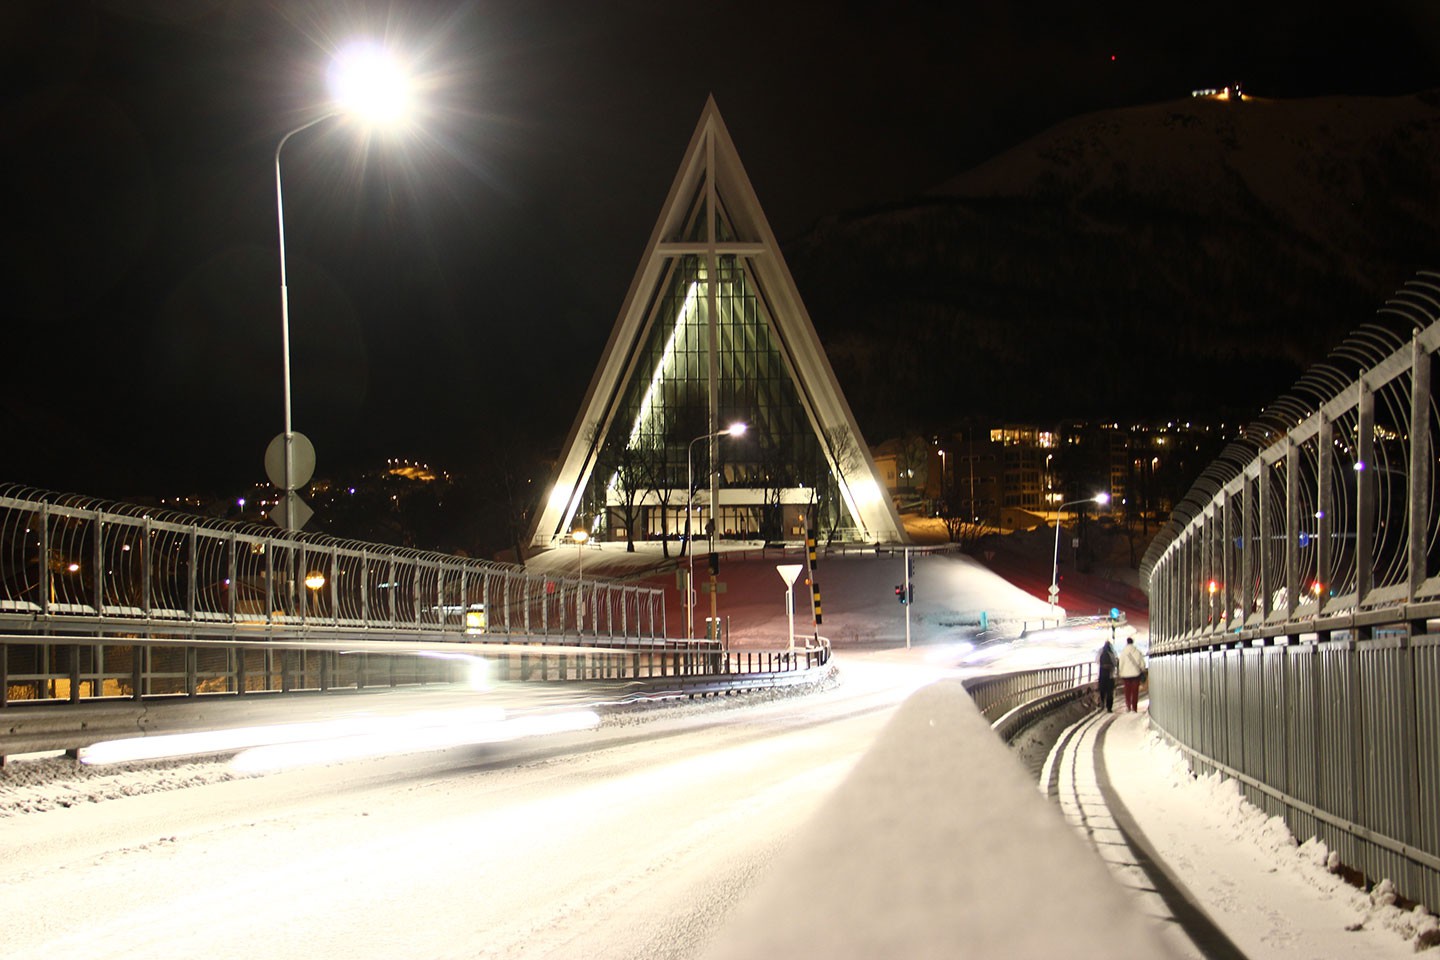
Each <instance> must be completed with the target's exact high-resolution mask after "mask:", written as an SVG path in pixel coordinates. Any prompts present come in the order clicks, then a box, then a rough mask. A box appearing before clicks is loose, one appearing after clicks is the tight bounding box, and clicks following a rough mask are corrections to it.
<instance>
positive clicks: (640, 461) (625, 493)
mask: <svg viewBox="0 0 1440 960" xmlns="http://www.w3.org/2000/svg"><path fill="white" fill-rule="evenodd" d="M600 429H601V428H600V425H599V424H595V425H594V426H592V427H591V428H590V437H591V440H592V443H593V442H594V439H595V438H596V436H597V434H598V432H599V430H600ZM646 472H647V468H646V464H645V458H644V456H643V454H642V453H641V451H640V450H638V449H637V448H635V447H632V446H631V445H630V444H629V442H628V441H627V439H626V438H624V437H617V436H615V434H613V433H612V434H610V435H609V436H608V437H606V438H605V440H604V441H603V442H601V443H600V444H599V446H598V447H597V448H596V450H595V473H594V476H596V477H599V478H600V480H601V484H602V485H601V487H600V489H599V493H598V494H597V497H598V499H599V501H600V502H599V503H598V504H597V506H598V507H600V508H602V509H605V510H607V511H608V510H609V509H610V494H611V491H613V492H614V494H615V498H616V499H617V500H618V503H617V504H616V507H615V509H616V511H617V513H618V514H619V517H620V520H621V522H622V523H624V524H625V550H626V551H627V552H629V553H634V552H635V528H636V527H637V526H638V525H639V523H640V517H641V510H642V508H641V504H640V500H641V499H642V497H643V496H644V493H645V490H646V489H647V484H646Z"/></svg>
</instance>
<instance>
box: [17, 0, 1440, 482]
mask: <svg viewBox="0 0 1440 960" xmlns="http://www.w3.org/2000/svg"><path fill="white" fill-rule="evenodd" d="M1182 7H1183V9H1181V8H1182ZM1172 8H1175V9H1172ZM1315 11H1316V7H1315V6H1314V4H1312V3H1284V4H1266V3H1259V4H1238V5H1237V4H1210V5H1199V4H1189V5H1180V4H1155V3H1146V4H1108V3H1095V4H1075V3H1073V2H1069V0H1067V2H1049V0H1040V2H1038V3H1029V4H1016V3H989V4H974V3H942V2H905V0H897V2H893V3H887V4H879V3H873V2H867V3H857V2H833V3H819V2H808V0H799V2H792V0H786V2H776V0H770V2H748V0H744V2H725V0H717V2H713V3H708V4H680V3H674V2H671V0H614V2H608V0H570V2H547V0H503V2H480V0H477V2H471V3H461V2H451V3H417V2H400V0H395V2H393V3H391V4H388V5H387V4H382V3H369V4H363V3H337V2H331V3H323V2H310V3H306V2H288V0H286V2H281V0H272V2H268V3H266V2H251V0H234V2H232V0H113V2H109V3H100V2H93V3H83V2H65V3H61V2H54V0H7V2H5V3H4V4H3V5H0V43H3V47H0V63H3V64H4V66H3V67H0V69H3V71H4V74H3V75H4V77H5V83H4V85H3V98H4V99H3V103H4V107H3V109H4V117H3V122H0V157H3V161H0V162H3V164H4V166H5V175H4V177H3V178H0V182H3V185H4V186H3V189H4V191H5V193H4V205H5V213H4V216H3V217H0V232H3V233H0V235H3V240H4V243H3V249H4V250H5V252H6V256H5V258H4V263H5V266H4V269H3V272H0V280H3V291H4V294H3V295H4V298H5V300H4V302H5V307H4V317H5V320H4V331H5V332H4V343H5V350H4V356H5V363H4V365H3V368H0V373H3V377H0V381H3V382H0V423H3V425H4V429H5V433H6V437H5V441H4V444H3V447H0V450H3V452H0V482H3V481H19V482H25V483H31V484H36V485H40V486H44V487H51V488H59V489H66V490H77V491H81V492H86V493H92V494H99V495H105V496H127V495H139V494H146V493H150V494H156V495H162V494H166V493H181V492H186V491H191V490H212V491H223V490H234V489H240V488H243V487H244V486H246V485H248V484H249V483H251V482H254V481H256V480H259V479H261V478H262V477H263V472H262V469H261V456H262V453H263V451H264V448H265V445H266V444H267V442H268V441H269V439H270V438H271V437H272V436H273V435H274V434H276V433H277V432H279V431H280V429H281V426H282V415H281V377H280V322H279V321H280V310H279V293H278V283H279V277H278V274H279V267H278V255H277V251H276V238H275V192H274V170H273V160H272V158H273V152H274V149H275V144H276V143H277V142H278V140H279V138H280V136H281V135H283V134H284V133H285V132H286V131H287V130H289V129H291V128H293V127H294V126H296V125H298V124H299V123H301V122H303V121H304V120H305V119H307V118H308V117H310V116H314V115H315V112H316V111H317V109H318V108H320V107H321V106H322V105H323V103H324V100H325V96H326V94H325V89H324V82H323V73H324V68H325V65H326V63H327V61H328V57H329V54H330V53H331V52H332V51H333V49H334V48H335V47H336V46H337V45H338V44H339V43H340V42H341V41H342V40H345V39H347V38H349V37H351V36H353V35H356V34H359V33H368V34H370V35H372V36H383V37H386V38H388V40H389V41H390V42H391V43H392V44H393V45H394V46H395V47H396V48H397V49H401V50H405V51H409V52H410V56H411V57H412V58H413V62H414V66H415V69H416V71H417V74H418V75H419V77H420V81H421V82H422V83H424V84H425V86H426V88H427V98H426V102H427V104H428V108H427V110H426V112H425V114H424V115H423V116H422V117H420V118H418V119H417V122H416V124H415V126H414V128H413V129H411V130H410V131H409V132H408V133H406V134H405V135H403V136H401V137H397V138H384V137H381V138H374V139H371V140H370V141H368V142H366V141H365V140H364V139H363V138H362V137H361V136H360V135H359V131H357V130H356V129H355V128H354V127H353V126H352V125H351V124H349V123H347V122H342V121H333V120H332V121H326V122H325V123H324V124H322V125H321V126H318V127H316V128H315V129H314V130H312V131H308V132H306V133H304V134H301V135H299V136H298V137H296V138H295V139H294V140H292V141H291V142H290V143H289V144H288V145H287V146H286V148H285V153H284V164H285V180H284V190H285V203H286V229H287V245H288V255H289V258H288V267H289V279H290V299H291V323H292V332H291V339H292V349H293V351H294V371H293V382H294V388H295V400H294V410H295V428H296V429H297V430H299V431H301V432H304V433H306V434H307V435H309V436H310V438H311V439H312V441H313V442H314V444H315V447H316V449H317V451H318V453H319V461H320V466H319V472H320V473H321V474H325V473H327V472H334V471H341V470H345V469H351V468H354V467H357V466H365V465H369V464H373V463H375V462H377V461H378V460H379V459H383V458H384V457H386V456H408V457H417V458H424V459H430V460H433V461H434V462H436V463H438V464H440V465H443V466H447V467H451V468H455V469H464V468H467V467H469V466H472V465H474V464H477V463H481V462H483V461H484V460H485V459H486V458H487V457H490V456H492V455H493V454H494V451H495V450H496V448H497V446H498V445H502V444H507V443H511V442H513V438H515V437H520V436H528V437H531V438H538V439H539V440H541V441H542V442H549V443H552V444H555V443H558V442H559V441H560V440H561V439H563V435H564V433H565V431H566V430H567V429H568V427H569V425H570V423H571V420H572V418H573V416H574V412H575V409H576V407H577V405H578V403H579V400H580V397H581V395H582V393H583V391H584V388H585V386H586V384H587V383H588V381H589V378H590V375H591V373H592V370H593V368H594V366H595V364H596V362H597V361H598V359H599V355H600V352H601V349H602V347H603V345H604V342H605V339H606V338H607V336H608V335H609V332H610V329H611V326H612V325H613V323H614V321H615V317H616V314H617V313H618V311H619V308H620V305H621V300H622V298H623V296H624V293H625V290H626V288H627V287H628V285H629V282H630V279H631V276H632V274H633V272H634V270H635V267H636V265H637V262H638V258H639V256H640V254H641V252H642V250H643V247H644V244H645V241H646V240H647V239H648V237H649V233H650V230H651V228H652V226H653V224H654V221H655V218H656V216H657V215H658V213H659V209H660V205H661V203H662V202H663V200H664V197H665V193H666V191H667V190H668V188H669V185H670V181H671V179H672V177H673V176H674V173H675V169H676V166H677V165H678V163H679V161H680V157H681V153H682V152H683V150H684V147H685V145H686V143H687V141H688V138H689V136H690V133H691V132H692V130H693V127H694V124H695V121H696V119H697V117H698V115H699V112H700V109H701V107H702V106H703V104H704V101H705V98H706V96H707V95H708V94H711V93H713V94H714V95H715V97H716V100H717V102H718V104H719V106H720V110H721V112H722V114H723V115H724V117H725V120H726V123H727V125H728V126H729V127H730V131H731V133H732V135H733V137H734V139H735V141H736V145H737V147H738V148H739V151H740V155H741V158H742V160H743V161H744V162H745V164H746V168H747V171H748V172H749V174H750V177H751V179H752V181H753V182H754V184H755V187H756V190H757V192H758V194H759V197H760V201H761V203H762V204H763V205H764V206H765V208H766V211H767V213H768V215H769V217H770V220H771V224H772V226H773V227H774V228H775V232H776V234H777V235H778V236H779V237H780V238H781V240H782V242H783V241H784V240H786V239H787V238H790V237H794V236H796V235H797V234H799V233H801V232H803V231H804V230H805V229H806V228H807V227H808V226H809V225H811V224H812V223H813V222H814V221H815V220H816V219H818V218H820V217H823V216H825V215H827V214H833V213H838V212H841V211H844V210H849V209H855V208H857V207H863V206H865V205H869V204H874V203H882V202H885V201H889V200H896V199H901V198H904V197H907V196H912V195H914V194H917V193H920V192H922V191H924V190H926V189H927V188H929V187H931V186H933V185H935V184H937V183H939V182H941V181H943V180H945V179H947V178H949V177H950V176H952V175H954V174H956V173H958V172H960V171H962V170H964V169H966V168H967V167H969V166H971V165H973V164H975V163H977V162H979V161H982V160H984V159H987V158H988V157H990V156H993V155H994V154H996V153H999V152H1001V151H1003V150H1004V149H1006V148H1007V147H1009V146H1012V145H1014V144H1016V143H1018V142H1020V141H1021V140H1023V139H1025V138H1026V137H1028V136H1030V135H1032V134H1034V133H1037V132H1039V131H1041V130H1043V129H1044V128H1046V127H1048V126H1049V125H1051V124H1052V123H1055V122H1058V121H1060V120H1063V119H1065V118H1067V117H1070V116H1074V115H1076V114H1078V113H1082V112H1086V111H1090V110H1096V109H1102V108H1106V107H1113V106H1122V105H1130V104H1138V103H1147V102H1153V101H1157V100H1164V99H1170V98H1173V97H1178V96H1184V95H1186V94H1187V93H1188V92H1189V90H1190V89H1192V88H1194V87H1197V86H1218V85H1223V84H1225V83H1227V82H1230V81H1232V80H1237V79H1238V80H1242V81H1243V82H1244V83H1245V86H1246V89H1247V90H1248V91H1250V92H1253V93H1258V94H1262V95H1265V96H1273V97H1302V96H1315V95H1322V94H1332V93H1356V94H1367V93H1376V94H1386V93H1395V94H1398V93H1410V92H1414V91H1417V90H1422V89H1428V88H1433V87H1440V8H1437V7H1436V5H1435V4H1434V3H1433V2H1424V0H1417V2H1413V3H1398V2H1387V0H1379V2H1370V3H1365V4H1356V5H1351V6H1350V8H1349V10H1348V11H1346V12H1344V13H1341V14H1339V15H1336V14H1326V15H1324V16H1323V17H1322V16H1321V15H1320V14H1318V13H1316V12H1315ZM1177 18H1178V19H1177ZM804 293H805V291H804V290H802V291H801V294H802V295H804ZM815 319H816V322H817V325H823V319H824V318H823V317H816V318H815ZM822 337H823V330H822ZM842 387H843V384H842ZM1063 413H1064V412H1063V411H1057V415H1063ZM871 439H883V438H871Z"/></svg>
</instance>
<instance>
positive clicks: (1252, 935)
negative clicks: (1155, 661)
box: [1042, 704, 1437, 960]
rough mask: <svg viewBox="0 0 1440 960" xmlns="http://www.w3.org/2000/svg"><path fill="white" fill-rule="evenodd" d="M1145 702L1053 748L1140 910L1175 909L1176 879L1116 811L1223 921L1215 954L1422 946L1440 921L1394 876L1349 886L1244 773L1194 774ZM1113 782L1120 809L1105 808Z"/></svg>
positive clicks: (1255, 957) (1080, 813)
mask: <svg viewBox="0 0 1440 960" xmlns="http://www.w3.org/2000/svg"><path fill="white" fill-rule="evenodd" d="M1146 708H1148V704H1142V712H1140V713H1137V714H1127V713H1124V712H1117V713H1114V714H1108V715H1107V714H1103V713H1102V714H1097V715H1092V716H1091V717H1087V718H1086V719H1085V720H1082V721H1080V722H1079V723H1077V724H1075V725H1074V726H1073V727H1071V728H1070V730H1068V731H1067V732H1066V734H1065V735H1064V736H1062V738H1061V749H1060V750H1057V753H1056V754H1055V755H1053V756H1052V763H1055V762H1058V763H1059V767H1058V768H1057V770H1056V776H1055V777H1054V778H1053V779H1054V780H1055V781H1056V782H1057V784H1058V786H1059V787H1060V790H1059V799H1060V800H1061V807H1062V810H1063V811H1064V812H1065V814H1066V817H1067V819H1068V820H1069V821H1070V822H1071V823H1072V824H1073V825H1075V826H1076V827H1077V828H1079V829H1080V830H1081V831H1082V834H1083V835H1084V836H1086V837H1087V838H1088V839H1089V840H1090V842H1091V843H1093V844H1094V845H1095V846H1096V849H1097V850H1099V851H1100V853H1101V856H1102V859H1104V860H1106V862H1107V863H1108V864H1109V865H1110V867H1111V870H1112V872H1113V873H1114V874H1115V875H1116V877H1117V879H1118V880H1119V881H1120V883H1121V884H1122V885H1124V886H1126V887H1128V888H1130V889H1131V890H1132V891H1134V892H1135V895H1136V897H1137V899H1136V903H1137V907H1136V909H1137V910H1141V911H1143V912H1145V913H1147V914H1151V915H1153V916H1156V917H1159V918H1162V919H1171V918H1170V912H1169V909H1168V907H1167V905H1166V904H1165V903H1164V902H1163V900H1162V898H1161V896H1160V895H1159V894H1158V893H1157V892H1156V890H1155V887H1156V886H1160V887H1164V886H1165V883H1163V882H1162V883H1160V884H1155V883H1152V881H1151V879H1150V878H1149V877H1148V876H1147V875H1146V874H1145V873H1144V872H1143V871H1142V870H1141V869H1140V867H1139V866H1138V863H1137V861H1138V860H1141V859H1143V856H1142V857H1137V856H1136V855H1135V852H1134V851H1132V850H1131V849H1130V847H1129V846H1128V845H1126V844H1125V842H1124V838H1123V836H1122V835H1121V833H1120V831H1119V830H1118V829H1117V822H1116V821H1120V823H1121V824H1122V825H1129V826H1130V827H1131V828H1132V829H1133V828H1134V827H1138V829H1139V831H1140V833H1141V834H1142V835H1143V837H1142V840H1141V844H1140V845H1141V846H1142V848H1144V847H1148V848H1149V852H1150V854H1151V855H1152V856H1153V857H1154V858H1156V859H1158V860H1159V861H1160V862H1161V863H1162V864H1163V872H1164V874H1165V875H1166V877H1165V879H1166V880H1167V881H1168V882H1169V883H1171V884H1173V886H1174V887H1175V888H1176V889H1178V890H1180V891H1183V892H1186V893H1188V894H1189V896H1190V897H1191V898H1193V900H1194V901H1195V902H1196V903H1198V904H1199V906H1200V908H1201V910H1202V911H1203V913H1204V915H1205V917H1208V919H1209V921H1211V922H1213V924H1214V926H1215V927H1217V928H1218V930H1219V932H1220V934H1221V936H1220V937H1219V944H1218V947H1217V945H1216V944H1214V943H1212V944H1210V945H1209V947H1208V948H1207V951H1206V952H1209V953H1211V954H1212V955H1220V954H1223V953H1225V951H1226V949H1227V947H1228V945H1230V944H1233V947H1234V948H1236V949H1238V950H1239V951H1240V952H1241V953H1243V954H1244V955H1245V956H1246V957H1248V958H1250V960H1261V958H1287V960H1288V958H1307V960H1308V958H1317V957H1323V958H1346V957H1356V958H1359V957H1366V958H1380V960H1384V958H1396V960H1398V958H1401V957H1413V956H1414V955H1415V950H1416V940H1417V937H1419V936H1420V935H1421V934H1422V933H1423V932H1424V931H1426V930H1432V931H1433V930H1434V929H1435V928H1436V926H1437V923H1436V919H1435V918H1434V917H1432V916H1430V915H1428V914H1426V913H1425V912H1424V911H1423V908H1417V909H1416V910H1401V909H1399V908H1397V907H1395V906H1394V905H1393V904H1394V893H1393V891H1392V890H1391V889H1390V887H1389V885H1388V883H1381V884H1379V885H1377V886H1376V888H1375V890H1374V891H1373V892H1371V893H1366V892H1365V891H1362V890H1359V889H1357V888H1355V887H1353V886H1351V885H1349V884H1347V883H1346V882H1345V881H1344V880H1343V879H1342V878H1341V877H1340V876H1338V875H1336V874H1334V873H1331V872H1330V871H1329V870H1328V869H1327V867H1326V862H1327V859H1329V853H1328V851H1327V850H1326V849H1325V847H1324V845H1323V844H1321V843H1319V842H1317V841H1314V840H1313V839H1310V840H1308V842H1300V843H1297V840H1296V838H1294V837H1292V836H1291V835H1290V832H1289V830H1287V829H1286V827H1285V824H1284V822H1283V821H1282V820H1280V819H1279V818H1278V817H1267V816H1266V815H1265V814H1264V813H1263V812H1261V811H1260V810H1259V809H1258V808H1257V807H1255V806H1254V805H1252V804H1250V803H1248V802H1247V801H1245V800H1244V799H1243V797H1242V796H1241V794H1240V791H1239V789H1238V787H1237V785H1236V784H1235V782H1234V781H1230V780H1224V781H1222V780H1221V778H1219V777H1218V776H1211V777H1201V778H1195V777H1193V776H1192V775H1191V774H1190V772H1189V770H1188V768H1187V766H1186V764H1185V760H1184V756H1183V754H1181V752H1180V751H1178V750H1177V749H1175V748H1174V747H1172V746H1171V745H1169V744H1168V743H1167V742H1166V741H1165V740H1164V739H1163V738H1162V737H1161V736H1160V735H1159V734H1158V733H1157V732H1156V731H1154V730H1152V728H1151V727H1150V723H1149V715H1148V713H1146V712H1144V710H1145V709H1146ZM1120 709H1121V710H1123V708H1120ZM1067 739H1068V742H1069V744H1070V748H1069V749H1065V748H1064V747H1065V744H1066V743H1067ZM1065 754H1068V755H1069V756H1068V758H1067V756H1065ZM1097 758H1098V760H1097ZM1049 769H1050V767H1049V766H1047V771H1048V770H1049ZM1044 786H1045V784H1043V783H1042V788H1043V787H1044ZM1102 787H1103V788H1108V791H1109V793H1110V795H1111V797H1112V798H1114V799H1118V800H1119V804H1120V809H1118V810H1115V811H1106V810H1104V809H1102V807H1103V804H1102V803H1101V802H1100V797H1101V794H1102ZM1112 813H1113V817H1112V815H1111V814H1112ZM1301 840H1302V841H1306V838H1301ZM1201 919H1202V925H1203V919H1204V918H1201ZM1166 929H1167V931H1168V932H1167V934H1166V937H1167V939H1170V940H1171V941H1172V946H1174V947H1175V948H1176V949H1177V951H1179V952H1181V953H1182V954H1183V955H1186V956H1192V957H1203V956H1204V955H1205V953H1204V952H1202V951H1201V950H1200V949H1198V948H1197V947H1196V946H1195V945H1194V944H1192V943H1190V942H1189V941H1188V939H1187V938H1185V937H1184V936H1183V935H1182V934H1181V933H1180V930H1179V926H1178V925H1177V924H1173V923H1170V924H1166ZM1431 936H1434V934H1433V933H1432V934H1431ZM1226 940H1228V944H1227V943H1226V942H1225V941H1226Z"/></svg>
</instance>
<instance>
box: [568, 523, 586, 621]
mask: <svg viewBox="0 0 1440 960" xmlns="http://www.w3.org/2000/svg"><path fill="white" fill-rule="evenodd" d="M570 539H571V540H574V541H575V552H576V555H577V556H578V557H579V558H580V575H579V581H580V582H579V585H578V586H577V587H576V593H577V594H578V596H577V598H576V600H575V620H576V623H577V624H578V626H579V628H580V629H579V632H580V633H584V632H585V541H587V540H589V539H590V531H588V530H586V529H585V528H584V527H576V528H575V529H574V530H573V531H571V533H570Z"/></svg>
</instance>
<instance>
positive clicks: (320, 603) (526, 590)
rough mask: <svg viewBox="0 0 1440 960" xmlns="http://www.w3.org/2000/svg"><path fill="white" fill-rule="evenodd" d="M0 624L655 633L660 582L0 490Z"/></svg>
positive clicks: (98, 628) (611, 637)
mask: <svg viewBox="0 0 1440 960" xmlns="http://www.w3.org/2000/svg"><path fill="white" fill-rule="evenodd" d="M0 617H3V618H4V619H3V621H0V622H3V626H4V628H5V629H6V630H7V631H11V632H14V631H19V632H26V631H29V632H45V631H46V630H53V629H54V628H55V627H57V626H63V627H64V628H65V629H66V630H70V631H79V632H105V631H107V630H109V629H113V628H116V627H121V628H133V627H135V626H136V625H137V624H145V625H149V626H163V628H164V631H165V632H166V633H167V634H171V635H174V634H194V635H216V634H220V635H235V633H236V632H237V631H238V630H240V629H242V628H243V629H245V630H246V631H248V632H247V633H246V635H248V636H254V635H256V634H255V633H254V630H255V628H257V627H260V628H263V632H264V635H265V636H266V637H269V638H284V637H295V636H300V635H305V636H312V637H314V636H324V635H327V634H345V635H355V634H356V633H357V632H362V633H363V632H376V631H379V632H383V633H385V634H395V635H422V634H423V635H432V636H435V637H438V638H450V639H456V638H463V637H466V636H476V635H485V636H487V637H492V638H494V637H500V638H505V637H524V638H527V639H531V640H534V639H541V640H554V639H561V638H563V639H565V640H566V641H568V642H573V641H575V640H577V639H580V638H583V639H584V640H585V641H586V642H587V643H600V644H604V643H607V642H621V643H633V642H637V641H639V642H643V641H647V640H654V641H659V640H663V638H664V636H665V624H664V603H663V591H661V590H660V589H659V588H655V587H642V586H636V585H632V584H624V583H619V582H616V581H613V580H608V579H606V578H601V577H590V578H583V579H582V578H580V577H568V576H556V575H552V574H536V573H531V572H527V571H526V570H525V568H524V567H520V566H514V565H509V564H502V563H493V562H489V561H485V560H475V559H471V558H467V557H455V556H449V555H446V554H440V553H431V552H426V551H421V550H413V549H408V548H404V547H392V546H385V545H380V544H373V543H362V542H358V541H350V540H341V539H336V538H333V537H327V536H322V535H315V534H300V533H290V532H286V531H282V530H278V529H276V528H273V527H264V526H259V525H255V524H243V523H233V522H229V521H222V520H208V519H204V518H199V517H192V516H189V515H186V514H181V513H177V512H173V511H165V510H157V509H154V508H149V507H138V506H134V505H130V504H122V503H107V502H102V501H98V500H93V499H91V498H87V497H79V496H75V495H72V494H57V493H50V492H47V491H39V490H32V489H27V488H22V487H14V486H7V487H0Z"/></svg>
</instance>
